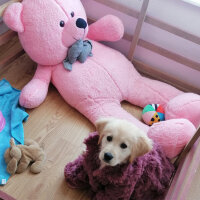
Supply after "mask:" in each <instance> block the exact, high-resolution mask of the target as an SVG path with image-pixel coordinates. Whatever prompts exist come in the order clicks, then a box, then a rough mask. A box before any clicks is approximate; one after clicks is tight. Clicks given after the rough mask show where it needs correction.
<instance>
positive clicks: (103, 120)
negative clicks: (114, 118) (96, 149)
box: [95, 118, 111, 133]
mask: <svg viewBox="0 0 200 200" xmlns="http://www.w3.org/2000/svg"><path fill="white" fill-rule="evenodd" d="M110 120H111V119H110V118H100V119H98V120H97V121H96V122H95V126H96V129H97V131H98V132H99V133H100V132H102V130H103V129H104V127H105V126H106V124H107V123H108V122H109V121H110Z"/></svg>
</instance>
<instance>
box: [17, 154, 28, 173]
mask: <svg viewBox="0 0 200 200" xmlns="http://www.w3.org/2000/svg"><path fill="white" fill-rule="evenodd" d="M30 162H31V160H30V159H29V158H24V157H22V158H21V160H20V161H19V164H18V166H17V171H16V172H17V173H18V174H20V173H22V172H24V171H25V170H26V169H27V167H28V166H29V164H30Z"/></svg>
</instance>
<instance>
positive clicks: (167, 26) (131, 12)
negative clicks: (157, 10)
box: [94, 0, 200, 45]
mask: <svg viewBox="0 0 200 200" xmlns="http://www.w3.org/2000/svg"><path fill="white" fill-rule="evenodd" d="M94 1H96V2H99V3H102V4H104V5H106V6H108V7H110V8H113V9H115V10H118V11H120V12H122V13H125V14H127V15H129V16H132V17H134V18H138V16H139V12H138V11H136V10H134V9H131V8H128V7H126V6H123V5H121V4H119V3H117V2H114V1H113V0H94ZM144 22H146V23H148V24H151V25H153V26H155V27H157V28H160V29H162V30H165V31H167V32H169V33H172V34H174V35H176V36H179V37H181V38H184V39H186V40H189V41H191V42H193V43H196V44H198V45H200V37H198V36H196V35H194V34H191V33H188V32H187V31H184V30H181V29H179V28H177V27H175V26H173V25H170V24H167V23H165V22H163V21H160V20H158V19H155V18H153V17H150V16H148V15H147V16H146V18H145V20H144Z"/></svg>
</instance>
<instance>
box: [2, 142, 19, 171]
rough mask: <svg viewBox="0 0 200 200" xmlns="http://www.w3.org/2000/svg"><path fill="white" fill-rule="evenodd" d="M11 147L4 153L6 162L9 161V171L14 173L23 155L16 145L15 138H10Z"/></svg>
mask: <svg viewBox="0 0 200 200" xmlns="http://www.w3.org/2000/svg"><path fill="white" fill-rule="evenodd" d="M10 146H11V147H10V148H8V149H7V150H6V152H5V154H4V158H5V162H6V163H7V171H8V173H10V174H14V173H15V172H16V170H17V165H18V162H19V160H20V159H21V157H22V152H21V149H20V148H18V147H17V146H16V145H15V141H14V139H13V138H11V139H10Z"/></svg>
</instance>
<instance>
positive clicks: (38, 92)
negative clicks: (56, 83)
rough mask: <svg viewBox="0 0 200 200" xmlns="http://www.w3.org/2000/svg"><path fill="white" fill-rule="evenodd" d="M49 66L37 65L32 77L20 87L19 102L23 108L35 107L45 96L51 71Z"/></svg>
mask: <svg viewBox="0 0 200 200" xmlns="http://www.w3.org/2000/svg"><path fill="white" fill-rule="evenodd" d="M51 70H52V67H51V66H40V65H38V67H37V70H36V72H35V75H34V77H33V79H32V80H31V81H30V82H29V83H28V84H27V85H26V86H25V87H24V88H23V89H22V92H21V95H20V98H19V103H20V105H21V106H23V107H25V108H35V107H37V106H39V105H40V104H41V103H42V102H43V101H44V100H45V98H46V95H47V92H48V87H49V83H50V80H51V73H52V71H51Z"/></svg>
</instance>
